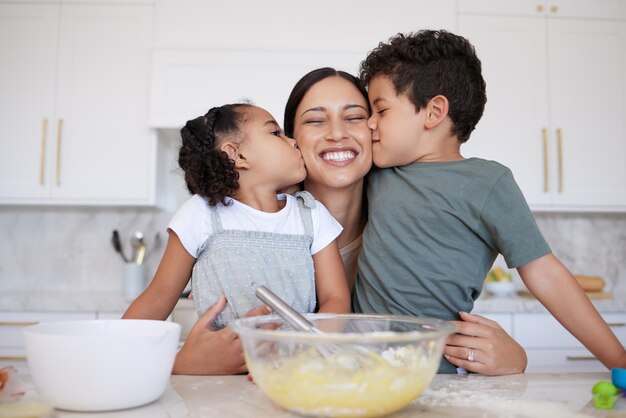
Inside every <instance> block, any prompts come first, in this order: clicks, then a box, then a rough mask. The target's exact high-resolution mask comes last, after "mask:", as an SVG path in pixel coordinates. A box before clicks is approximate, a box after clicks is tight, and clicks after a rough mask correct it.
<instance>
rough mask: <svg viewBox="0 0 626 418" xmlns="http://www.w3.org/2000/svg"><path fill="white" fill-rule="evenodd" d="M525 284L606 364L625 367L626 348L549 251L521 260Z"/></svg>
mask: <svg viewBox="0 0 626 418" xmlns="http://www.w3.org/2000/svg"><path fill="white" fill-rule="evenodd" d="M518 272H519V274H520V276H521V277H522V280H523V281H524V283H525V284H526V287H528V289H529V290H530V291H531V293H532V294H533V295H535V297H536V298H537V299H539V301H540V302H541V303H542V304H543V305H544V306H545V307H546V308H547V309H548V311H550V313H551V314H552V315H554V317H555V318H556V319H557V320H558V321H559V322H560V323H561V324H562V325H563V326H564V327H565V328H567V330H568V331H569V332H571V333H572V335H574V336H575V337H576V338H578V340H579V341H580V342H581V343H583V345H584V346H585V347H587V349H588V350H589V351H591V352H592V353H593V355H594V356H596V357H597V358H598V360H600V361H601V362H602V363H603V364H604V365H605V366H606V367H608V368H612V367H622V368H623V367H626V351H625V350H624V347H623V346H622V345H621V344H620V342H619V341H618V339H617V338H616V337H615V335H614V334H613V332H612V331H611V329H610V328H609V326H608V325H607V324H606V322H604V320H603V319H602V317H601V316H600V314H599V313H598V311H597V310H596V308H595V307H594V306H593V304H592V303H591V301H590V300H589V298H588V297H587V295H586V294H585V292H584V291H583V290H582V288H581V287H580V285H579V284H578V282H577V281H576V279H575V278H574V276H572V274H571V273H570V272H569V271H568V270H567V268H565V266H564V265H563V264H561V262H560V261H559V259H558V258H556V257H555V256H554V255H553V254H548V255H545V256H543V257H540V258H538V259H537V260H535V261H531V262H530V263H527V264H524V265H523V266H521V267H519V268H518Z"/></svg>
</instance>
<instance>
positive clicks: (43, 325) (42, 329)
mask: <svg viewBox="0 0 626 418" xmlns="http://www.w3.org/2000/svg"><path fill="white" fill-rule="evenodd" d="M140 322H141V323H144V324H149V325H151V326H158V327H162V328H161V329H157V328H154V329H153V330H151V332H150V333H149V335H146V333H144V332H138V333H136V334H123V335H121V334H120V335H110V334H108V335H107V334H84V335H83V334H80V333H76V332H48V330H49V329H51V328H57V327H62V326H64V325H75V324H78V325H87V324H94V323H95V324H107V323H112V324H120V323H123V324H131V323H133V324H137V323H140ZM157 324H158V325H157ZM87 326H88V325H87ZM176 329H180V324H178V323H177V322H173V321H161V320H158V319H71V320H65V321H49V322H40V323H38V324H33V325H29V326H27V327H24V328H23V329H22V332H23V333H24V334H30V335H42V336H46V337H49V338H81V339H96V338H107V339H111V338H124V339H141V338H146V337H161V336H163V334H164V333H166V332H171V331H176Z"/></svg>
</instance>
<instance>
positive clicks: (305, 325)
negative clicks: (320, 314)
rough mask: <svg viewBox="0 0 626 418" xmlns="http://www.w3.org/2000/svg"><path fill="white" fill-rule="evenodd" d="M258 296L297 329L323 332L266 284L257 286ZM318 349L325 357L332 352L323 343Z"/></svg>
mask: <svg viewBox="0 0 626 418" xmlns="http://www.w3.org/2000/svg"><path fill="white" fill-rule="evenodd" d="M254 293H255V295H256V297H258V298H259V299H260V300H261V301H263V303H265V304H266V305H267V306H269V307H270V308H271V309H272V311H273V312H275V313H277V314H278V315H279V316H280V317H281V318H283V319H284V320H285V321H287V323H289V325H291V326H292V327H293V328H294V329H295V330H298V331H304V332H308V333H311V334H318V335H321V334H323V333H322V331H320V330H319V329H317V328H316V327H315V325H313V324H312V323H310V322H309V321H307V319H306V318H305V317H303V316H302V315H300V313H299V312H298V311H296V310H295V309H293V308H292V307H291V306H289V305H288V304H287V303H285V301H283V300H282V299H281V298H279V297H278V296H277V295H276V294H275V293H274V292H272V291H271V290H269V289H268V288H267V287H265V286H257V287H256V288H255V290H254ZM317 349H318V350H319V351H320V353H321V354H322V355H323V356H324V357H328V356H329V355H331V354H332V352H331V349H330V348H327V347H324V346H323V345H319V346H317Z"/></svg>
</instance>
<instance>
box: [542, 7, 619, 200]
mask: <svg viewBox="0 0 626 418" xmlns="http://www.w3.org/2000/svg"><path fill="white" fill-rule="evenodd" d="M548 27H549V31H548V44H549V54H548V61H549V63H550V65H549V68H550V71H549V75H550V102H551V120H552V124H551V125H552V132H550V135H551V136H552V138H553V139H551V140H552V141H555V145H556V150H555V152H556V156H557V162H556V165H555V166H554V168H555V169H556V170H557V171H556V172H555V173H554V175H553V178H554V179H555V180H556V182H557V183H556V184H555V185H554V187H555V188H556V189H557V190H558V193H557V195H556V199H555V200H556V201H557V202H558V203H559V204H563V205H572V206H585V207H586V206H593V205H595V204H601V205H604V206H609V207H610V206H620V205H621V206H623V207H626V22H622V21H598V20H567V19H565V20H562V19H550V21H549V25H548Z"/></svg>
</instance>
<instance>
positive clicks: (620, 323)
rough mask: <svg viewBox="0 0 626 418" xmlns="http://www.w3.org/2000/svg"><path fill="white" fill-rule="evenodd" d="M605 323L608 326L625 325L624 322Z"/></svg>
mask: <svg viewBox="0 0 626 418" xmlns="http://www.w3.org/2000/svg"><path fill="white" fill-rule="evenodd" d="M607 325H608V326H610V327H626V323H624V322H607Z"/></svg>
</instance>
